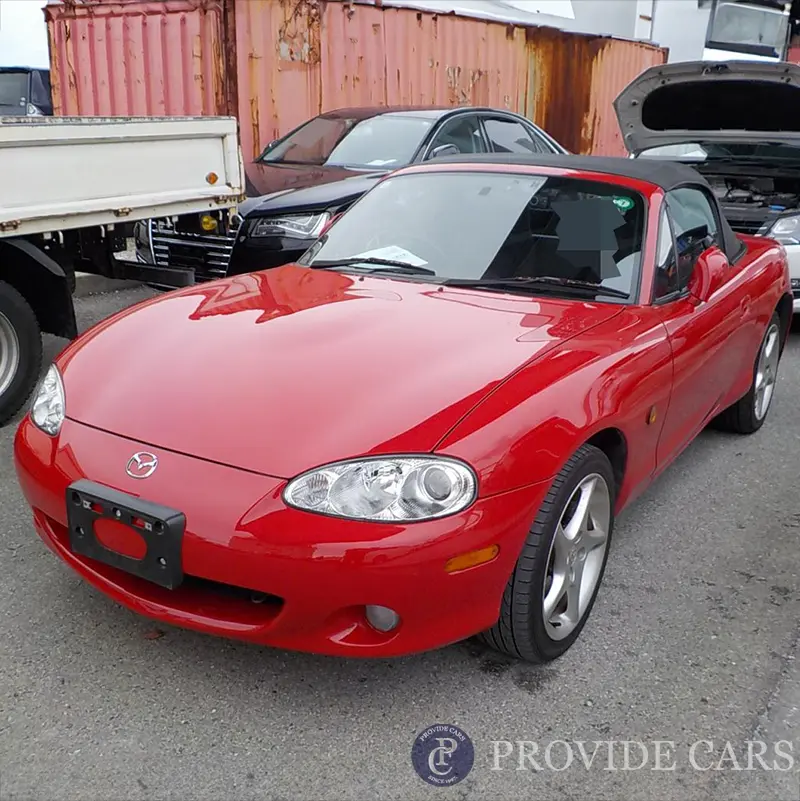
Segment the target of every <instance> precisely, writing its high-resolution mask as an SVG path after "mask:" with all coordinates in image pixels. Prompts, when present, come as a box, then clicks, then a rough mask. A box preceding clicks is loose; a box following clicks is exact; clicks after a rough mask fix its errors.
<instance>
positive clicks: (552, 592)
mask: <svg viewBox="0 0 800 801" xmlns="http://www.w3.org/2000/svg"><path fill="white" fill-rule="evenodd" d="M568 588H569V582H568V581H567V576H566V573H562V574H560V575H555V576H554V577H553V583H552V584H551V585H550V589H549V590H548V592H547V595H546V596H545V598H544V616H545V618H546V619H549V618H551V617H553V615H555V613H556V609H557V608H558V606H559V605H560V604H561V603H562V601H563V599H564V595H565V594H566V592H567V589H568Z"/></svg>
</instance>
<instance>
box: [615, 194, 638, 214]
mask: <svg viewBox="0 0 800 801" xmlns="http://www.w3.org/2000/svg"><path fill="white" fill-rule="evenodd" d="M612 200H613V201H614V205H615V206H616V207H617V208H618V209H622V210H623V211H628V209H632V208H633V201H632V200H631V199H630V198H629V197H614V198H612Z"/></svg>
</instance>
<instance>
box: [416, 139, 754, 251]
mask: <svg viewBox="0 0 800 801" xmlns="http://www.w3.org/2000/svg"><path fill="white" fill-rule="evenodd" d="M427 163H435V164H440V163H444V164H508V165H512V166H520V167H555V168H558V169H564V170H585V171H586V172H600V173H605V174H607V175H618V176H620V177H622V178H632V179H634V180H638V181H646V182H647V183H650V184H653V185H654V186H657V187H660V188H661V189H663V190H664V191H665V192H669V191H670V190H671V189H677V188H678V187H680V186H686V185H687V184H689V185H694V186H700V187H703V188H704V189H705V190H706V193H707V195H708V197H709V199H710V200H712V202H714V204H715V205H716V207H717V213H718V217H719V220H720V235H721V238H722V244H721V245H720V247H721V248H722V250H724V251H725V255H726V256H727V257H728V260H729V261H731V262H733V261H735V260H736V259H738V258H739V257H740V256H741V255H742V253H743V252H744V250H745V245H744V243H743V242H742V240H741V239H739V237H738V236H737V235H736V233H735V232H734V231H733V229H732V228H731V227H730V224H729V223H728V221H727V220H726V219H725V217H724V216H723V214H722V211H721V210H720V208H719V204H717V203H716V200H715V198H716V196H715V195H714V192H713V190H712V189H711V185H710V184H709V183H708V181H706V179H705V178H704V177H703V176H702V175H701V174H700V173H699V172H698V171H697V170H696V169H695V168H694V167H690V166H689V165H688V164H681V163H680V162H677V161H667V160H662V159H649V158H641V159H630V158H616V157H611V156H572V155H562V154H557V153H553V154H550V153H541V154H540V153H536V154H531V155H530V156H528V155H517V154H515V153H474V154H470V153H467V154H462V155H459V156H442V157H440V158H437V159H435V161H433V162H427Z"/></svg>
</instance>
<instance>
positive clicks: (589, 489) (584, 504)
mask: <svg viewBox="0 0 800 801" xmlns="http://www.w3.org/2000/svg"><path fill="white" fill-rule="evenodd" d="M596 484H597V479H596V478H592V479H591V480H590V481H587V482H585V483H582V484H581V485H580V486H579V487H578V489H579V490H580V496H579V497H578V505H577V506H576V507H575V511H574V512H573V513H572V516H571V517H570V520H569V523H567V525H566V526H565V529H564V530H565V532H566V535H567V538H568V539H570V540H578V539H579V538H580V536H581V534H583V532H585V531H586V527H587V525H588V519H589V506H590V504H591V502H592V493H593V492H594V488H595V486H596ZM562 524H563V521H562Z"/></svg>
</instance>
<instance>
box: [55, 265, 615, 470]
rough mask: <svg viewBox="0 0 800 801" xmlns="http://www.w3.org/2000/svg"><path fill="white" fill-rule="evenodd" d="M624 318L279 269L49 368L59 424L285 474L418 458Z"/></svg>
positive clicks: (169, 307) (189, 294) (147, 305)
mask: <svg viewBox="0 0 800 801" xmlns="http://www.w3.org/2000/svg"><path fill="white" fill-rule="evenodd" d="M622 308H623V307H621V306H615V305H612V304H602V303H589V302H581V301H575V300H560V299H554V298H553V299H550V298H547V299H540V298H531V297H530V296H519V295H517V296H511V295H505V294H502V295H501V294H497V293H490V292H480V291H477V290H469V289H463V288H461V289H457V288H443V287H442V288H440V287H439V286H437V285H435V284H431V283H425V282H422V281H406V280H394V279H388V278H387V279H381V278H377V277H370V276H363V277H360V276H354V275H346V274H343V273H338V272H333V271H330V270H312V269H309V268H304V267H300V266H297V265H288V266H285V267H278V268H275V269H272V270H267V271H264V272H259V273H250V274H246V275H241V276H236V277H233V278H230V279H223V280H221V281H216V282H213V283H209V284H201V285H199V286H193V287H189V288H187V289H183V290H178V291H175V292H170V293H167V294H165V295H162V296H160V297H157V298H154V299H151V300H148V301H145V302H144V303H142V304H139V305H137V306H135V307H132V308H130V309H127V310H125V311H123V312H120V313H119V314H117V315H114V316H113V317H110V318H108V319H107V320H105V321H103V322H101V323H99V324H98V325H97V326H95V327H94V328H92V329H90V330H89V331H87V332H86V333H85V334H84V335H83V336H81V337H80V338H78V339H77V340H75V342H73V343H72V344H71V345H69V346H68V347H67V348H66V349H65V350H64V351H63V353H62V354H61V356H60V357H59V358H58V360H57V364H58V366H59V368H60V369H61V371H62V374H63V376H64V387H65V393H66V414H67V417H68V418H70V419H71V420H75V421H78V422H80V423H84V424H87V425H91V426H94V427H96V428H99V429H102V430H106V431H109V432H112V433H114V434H117V435H121V436H124V437H127V438H130V439H131V440H132V442H131V448H133V449H135V448H136V447H140V446H142V445H144V446H148V447H152V448H159V447H160V448H164V449H167V450H172V451H177V452H180V453H185V454H189V455H193V456H197V457H200V458H204V459H208V460H212V461H215V462H218V463H221V464H226V465H232V466H235V467H239V468H243V469H246V470H250V471H254V472H257V473H263V474H265V475H271V476H276V477H280V478H289V477H291V476H294V475H297V474H298V473H300V472H302V471H303V470H306V469H309V468H311V467H315V466H318V465H321V464H325V463H327V462H331V461H335V460H338V459H346V458H349V457H353V456H359V455H363V454H380V453H398V452H401V453H402V452H406V453H407V452H426V451H430V450H432V449H433V448H434V447H435V446H436V445H437V443H438V442H439V441H440V440H441V439H442V437H443V436H444V435H445V434H446V433H447V432H448V431H450V430H451V429H452V428H453V427H454V426H455V425H456V424H457V423H458V422H459V421H460V420H461V419H462V418H463V417H464V416H465V415H466V414H468V413H469V411H470V410H471V409H472V408H474V407H475V406H476V405H477V404H478V403H479V402H480V401H481V400H482V399H483V398H485V397H486V395H487V394H488V393H490V392H491V391H492V390H493V389H494V388H495V387H497V386H498V384H499V383H500V382H502V381H503V380H504V379H505V378H507V377H508V376H509V375H510V374H511V373H512V372H514V371H515V370H516V369H518V368H519V367H521V366H522V365H523V364H524V363H525V362H526V361H528V360H529V359H532V358H534V357H537V356H541V355H543V354H544V353H546V352H547V351H549V350H550V349H552V348H553V347H554V346H556V345H557V344H559V343H560V342H563V341H564V340H566V339H569V338H571V337H573V336H576V335H578V334H580V333H582V332H584V331H586V330H588V329H589V328H591V327H593V326H595V325H597V324H599V323H601V322H603V321H605V320H608V319H609V318H610V317H612V316H614V315H616V314H618V313H619V312H620V310H621V309H622ZM566 362H567V363H568V362H569V359H567V360H566Z"/></svg>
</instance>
